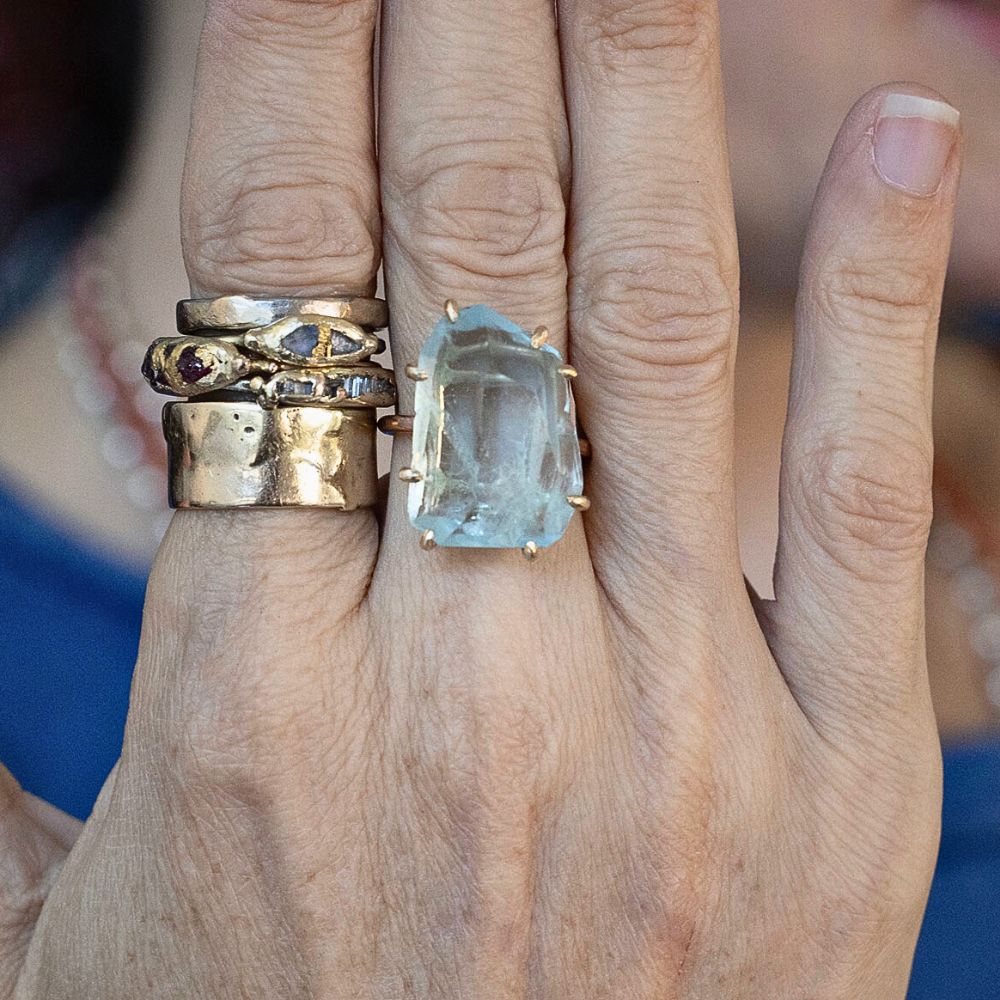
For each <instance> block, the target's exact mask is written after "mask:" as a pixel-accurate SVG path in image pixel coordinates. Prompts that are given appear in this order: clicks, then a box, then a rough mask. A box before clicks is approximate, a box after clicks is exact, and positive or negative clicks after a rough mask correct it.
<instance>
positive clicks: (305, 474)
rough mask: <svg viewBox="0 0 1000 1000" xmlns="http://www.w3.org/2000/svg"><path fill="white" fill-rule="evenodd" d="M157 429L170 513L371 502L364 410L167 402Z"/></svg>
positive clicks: (350, 506) (371, 445)
mask: <svg viewBox="0 0 1000 1000" xmlns="http://www.w3.org/2000/svg"><path fill="white" fill-rule="evenodd" d="M163 429H164V435H165V437H166V439H167V450H168V455H169V461H170V477H169V480H170V483H169V498H170V505H171V507H181V508H221V509H225V508H237V507H328V508H333V509H336V510H354V509H356V508H358V507H370V506H372V505H373V504H374V503H375V502H376V497H377V487H376V482H377V475H376V460H375V433H374V432H375V417H374V413H373V411H372V410H370V409H353V410H349V409H324V408H320V407H315V406H282V407H276V408H274V409H264V408H262V407H260V406H258V405H257V403H255V402H252V401H234V402H173V403H168V404H167V405H166V406H165V407H164V411H163Z"/></svg>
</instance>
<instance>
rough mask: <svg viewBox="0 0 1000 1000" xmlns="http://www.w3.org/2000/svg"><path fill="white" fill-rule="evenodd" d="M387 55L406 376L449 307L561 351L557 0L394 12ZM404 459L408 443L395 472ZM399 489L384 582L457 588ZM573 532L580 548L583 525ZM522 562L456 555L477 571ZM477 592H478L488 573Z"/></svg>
mask: <svg viewBox="0 0 1000 1000" xmlns="http://www.w3.org/2000/svg"><path fill="white" fill-rule="evenodd" d="M382 43H383V47H382V59H381V81H380V102H381V103H380V107H381V114H380V135H379V138H380V166H381V181H382V204H383V214H384V220H385V239H384V246H385V257H386V284H387V291H388V297H389V301H390V306H391V308H392V314H393V330H392V349H393V356H394V359H395V362H396V367H397V371H398V373H399V374H400V376H402V375H403V368H404V366H405V364H406V363H407V362H412V361H415V360H416V359H417V356H418V354H419V350H420V344H421V343H422V341H423V340H424V339H425V338H426V336H427V335H428V333H429V332H430V330H431V328H432V327H433V326H434V324H435V323H436V322H437V320H438V318H439V317H440V315H441V313H442V306H443V303H444V302H445V300H446V299H454V300H456V301H457V302H458V303H459V304H460V305H462V306H468V305H473V304H480V303H482V304H486V305H489V306H491V307H493V308H494V309H496V310H498V311H499V312H500V313H502V314H504V315H505V316H507V317H508V318H510V319H511V320H512V321H513V322H515V323H517V324H518V325H519V326H521V327H523V328H525V329H528V330H531V329H533V328H535V327H537V326H541V325H544V326H547V327H548V328H549V330H550V341H551V343H552V344H553V345H554V346H556V347H557V348H559V349H560V350H563V351H564V350H565V346H566V264H565V259H564V254H563V248H564V222H565V185H566V179H567V172H568V140H567V131H566V122H565V114H564V110H563V98H562V82H561V76H560V69H559V54H558V44H557V40H556V27H555V16H554V12H553V7H552V4H551V2H549V0H511V2H510V3H505V4H499V5H498V4H496V3H493V2H492V0H471V2H467V3H462V4H455V3H453V2H451V0H388V2H387V3H386V4H385V5H384V8H383V24H382ZM399 381H400V383H401V385H400V408H401V409H402V410H410V409H411V408H412V403H413V393H412V385H411V384H410V383H409V382H408V381H407V380H406V379H405V378H402V377H401V378H400V379H399ZM408 452H409V441H408V440H405V441H403V440H401V441H400V447H399V448H397V450H396V454H397V461H396V463H395V464H396V466H397V467H398V466H399V465H400V464H406V463H405V461H403V460H402V457H403V456H404V455H408ZM391 488H392V489H393V490H394V494H393V496H392V498H391V499H392V502H391V503H390V505H389V515H388V518H387V524H386V526H385V534H386V542H387V544H385V545H384V546H383V551H382V555H381V559H380V570H381V569H382V568H383V566H384V565H385V564H387V563H389V562H392V563H393V565H394V566H395V564H396V561H397V560H400V559H401V560H403V561H406V562H410V563H411V567H412V560H417V561H418V562H419V563H420V565H421V572H422V573H427V574H431V575H434V574H436V573H437V572H438V571H440V570H441V569H442V568H445V569H444V572H445V573H446V574H451V576H452V577H453V576H454V572H453V570H454V568H455V559H454V558H453V556H454V553H449V552H447V551H439V552H437V553H435V554H434V556H433V557H426V556H421V554H420V552H419V550H418V549H417V546H416V540H415V537H414V535H413V530H412V529H411V528H410V526H409V524H408V523H407V522H406V519H405V517H404V516H403V513H402V512H403V511H404V510H405V506H406V505H405V502H404V501H403V496H402V494H403V492H404V491H405V486H404V485H403V484H402V483H400V482H399V481H398V480H396V478H395V477H393V481H392V487H391ZM575 520H578V519H575ZM397 533H398V534H397ZM574 534H575V535H576V536H577V537H576V540H575V541H576V548H577V550H578V551H582V548H583V546H582V532H580V530H579V525H578V524H576V525H574ZM563 551H565V549H563ZM554 555H555V553H553V554H550V555H547V556H546V560H545V561H546V562H547V563H549V564H550V565H551V564H552V562H553V561H554V560H553V558H552V556H554ZM517 558H518V557H517V556H516V555H515V554H512V553H497V552H493V553H482V552H480V553H472V552H465V553H462V554H461V559H462V563H463V565H465V566H469V567H471V566H475V567H477V571H482V570H485V567H487V566H492V567H499V566H505V567H509V566H510V565H511V564H512V562H513V561H514V560H516V559H517ZM556 558H558V557H556ZM396 569H398V567H396ZM386 576H387V578H389V579H392V578H393V577H396V576H397V573H396V572H395V571H393V572H390V573H387V574H386ZM478 580H479V583H480V586H483V585H485V576H484V575H483V572H479V576H478ZM377 583H378V577H377V578H376V584H377Z"/></svg>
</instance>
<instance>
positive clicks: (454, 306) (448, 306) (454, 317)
mask: <svg viewBox="0 0 1000 1000" xmlns="http://www.w3.org/2000/svg"><path fill="white" fill-rule="evenodd" d="M444 314H445V316H447V317H448V319H449V320H450V321H451V322H452V323H457V322H458V303H457V302H456V301H455V300H454V299H448V301H447V302H445V304H444Z"/></svg>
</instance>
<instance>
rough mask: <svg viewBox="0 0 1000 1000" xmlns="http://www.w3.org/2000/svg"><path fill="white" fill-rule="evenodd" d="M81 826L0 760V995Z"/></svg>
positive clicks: (7, 993)
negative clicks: (19, 780) (25, 786)
mask: <svg viewBox="0 0 1000 1000" xmlns="http://www.w3.org/2000/svg"><path fill="white" fill-rule="evenodd" d="M81 827H82V824H81V823H80V822H79V821H78V820H76V819H74V818H73V817H72V816H68V815H67V814H66V813H64V812H62V811H61V810H59V809H56V808H55V806H52V805H50V804H49V803H47V802H43V801H42V800H41V799H38V798H36V797H35V796H33V795H29V794H28V793H27V792H25V791H23V790H22V789H21V787H20V786H19V785H18V783H17V782H16V781H15V780H14V777H13V776H12V775H11V774H10V772H9V771H7V770H6V768H4V767H3V766H2V765H0V1000H9V998H12V997H13V996H14V990H15V987H16V984H17V979H18V974H19V971H20V968H21V965H22V963H23V960H24V956H25V954H26V952H27V950H28V944H29V942H30V940H31V934H32V931H33V930H34V927H35V923H36V921H37V920H38V917H39V915H40V913H41V910H42V905H43V904H44V902H45V899H46V897H47V895H48V892H49V890H50V888H51V886H52V881H53V878H54V876H55V874H56V873H57V872H58V870H59V866H60V865H61V864H62V862H63V860H64V859H65V857H66V855H67V854H68V853H69V851H70V848H71V847H72V846H73V843H74V842H75V840H76V837H77V835H78V833H79V831H80V829H81Z"/></svg>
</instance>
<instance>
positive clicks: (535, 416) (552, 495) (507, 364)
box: [409, 306, 583, 548]
mask: <svg viewBox="0 0 1000 1000" xmlns="http://www.w3.org/2000/svg"><path fill="white" fill-rule="evenodd" d="M561 365H562V358H561V357H560V355H559V352H558V351H557V350H555V349H554V348H553V347H550V346H548V345H546V346H543V347H540V348H537V347H532V346H531V335H530V334H529V333H528V332H527V331H525V330H522V329H521V328H520V327H519V326H517V325H516V324H514V323H512V322H511V321H510V320H508V319H505V318H504V317H503V316H501V315H500V314H499V313H497V312H495V311H494V310H492V309H489V308H487V307H486V306H472V307H470V308H467V309H463V310H462V311H461V312H460V313H459V316H458V319H457V321H456V322H454V323H452V322H451V321H450V320H448V319H447V318H445V319H443V320H442V321H441V322H440V323H438V325H437V326H436V327H435V328H434V330H433V331H432V333H431V335H430V337H429V338H428V339H427V341H426V343H425V344H424V346H423V349H422V350H421V352H420V359H419V363H418V367H419V368H421V369H422V370H423V371H425V372H426V373H427V375H428V378H427V379H426V380H424V381H422V382H418V383H417V388H416V399H415V404H414V421H413V460H412V462H411V466H412V468H413V469H414V470H415V471H417V472H419V473H420V475H421V476H422V480H421V481H420V482H416V483H413V484H412V485H411V486H410V493H409V515H410V521H411V522H412V523H413V525H414V527H416V528H419V529H420V530H422V531H423V530H427V529H430V530H431V531H433V532H434V538H435V541H436V542H437V543H438V544H439V545H446V546H466V547H470V548H523V547H524V546H525V545H527V543H528V542H535V543H536V544H537V545H538V546H539V547H541V548H544V547H545V546H548V545H552V544H553V543H554V542H557V541H558V540H559V539H560V538H562V536H563V534H564V533H565V531H566V527H567V525H568V524H569V520H570V518H571V517H572V516H573V508H572V507H571V506H570V504H569V503H568V502H567V499H566V498H567V497H569V496H578V495H580V494H581V493H582V492H583V464H582V461H581V458H580V442H579V439H578V437H577V431H576V412H575V409H574V406H573V393H572V389H571V388H570V384H569V380H568V379H567V378H566V377H565V375H562V374H560V372H559V368H560V366H561Z"/></svg>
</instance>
